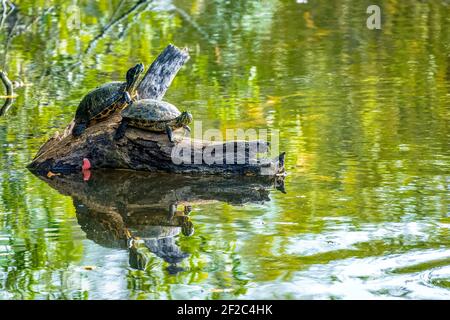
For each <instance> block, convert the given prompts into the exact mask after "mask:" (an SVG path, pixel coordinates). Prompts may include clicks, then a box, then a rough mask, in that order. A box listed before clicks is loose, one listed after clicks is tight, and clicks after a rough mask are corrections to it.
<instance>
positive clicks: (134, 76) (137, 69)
mask: <svg viewBox="0 0 450 320" xmlns="http://www.w3.org/2000/svg"><path fill="white" fill-rule="evenodd" d="M142 72H144V65H143V64H142V63H138V64H137V65H135V66H134V67H133V68H130V69H129V70H128V71H127V87H128V88H131V87H133V86H134V85H135V84H136V82H137V80H138V79H139V75H140V74H141V73H142Z"/></svg>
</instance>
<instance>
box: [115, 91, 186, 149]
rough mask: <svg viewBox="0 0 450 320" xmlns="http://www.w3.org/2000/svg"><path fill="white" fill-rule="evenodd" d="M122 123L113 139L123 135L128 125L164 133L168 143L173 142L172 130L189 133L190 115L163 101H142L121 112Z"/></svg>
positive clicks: (133, 103)
mask: <svg viewBox="0 0 450 320" xmlns="http://www.w3.org/2000/svg"><path fill="white" fill-rule="evenodd" d="M121 114H122V121H121V123H120V125H119V127H118V128H117V131H116V134H115V139H116V140H119V139H121V138H123V136H124V135H125V130H126V129H127V127H128V125H130V126H132V127H135V128H139V129H143V130H147V131H153V132H166V133H167V136H168V137H169V141H170V142H172V143H173V142H174V139H173V133H172V130H175V129H178V128H184V129H185V130H186V131H187V132H191V129H190V128H189V126H188V124H189V123H191V122H192V115H191V114H190V113H189V112H187V111H183V112H180V110H178V108H177V107H175V106H174V105H173V104H170V103H168V102H165V101H159V100H154V99H142V100H139V101H137V102H132V103H131V104H130V105H129V106H128V107H127V108H126V109H124V110H123V111H122V113H121Z"/></svg>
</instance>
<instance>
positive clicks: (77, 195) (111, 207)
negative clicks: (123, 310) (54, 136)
mask: <svg viewBox="0 0 450 320" xmlns="http://www.w3.org/2000/svg"><path fill="white" fill-rule="evenodd" d="M39 177H40V178H41V179H42V180H44V181H46V182H47V183H48V184H49V185H50V186H51V187H53V188H54V189H56V190H57V191H59V192H60V193H62V194H64V195H69V196H71V197H72V198H73V201H74V206H75V209H76V213H77V218H78V222H79V224H80V226H81V228H82V229H83V230H84V231H85V232H86V235H87V237H88V238H89V239H91V240H93V241H94V242H96V243H98V244H100V245H102V246H106V247H116V248H126V247H128V246H130V239H129V238H130V234H131V236H132V238H133V240H132V245H131V248H130V264H131V265H132V266H133V267H139V268H143V266H145V265H146V262H147V261H148V260H149V256H148V252H146V250H147V251H148V250H149V251H150V252H151V253H153V254H154V255H156V256H158V257H160V258H162V259H164V260H165V261H166V262H168V263H169V264H171V267H170V270H171V272H176V271H177V270H178V271H179V269H178V267H176V264H177V263H179V262H181V261H182V260H183V259H184V258H186V257H187V254H186V253H184V252H182V251H181V250H180V248H179V247H178V246H177V244H176V242H175V239H174V236H176V235H178V234H180V233H182V234H183V235H185V236H189V235H191V234H192V233H193V228H194V226H193V224H192V221H191V219H190V218H189V216H188V214H189V210H185V211H181V210H180V211H176V210H175V209H177V208H178V209H181V208H182V207H181V206H184V208H185V209H188V208H190V206H191V205H193V204H201V203H205V202H211V201H222V202H227V203H231V204H238V205H241V204H244V203H248V202H264V201H270V198H269V193H270V190H271V189H272V188H273V186H274V185H275V186H276V187H280V186H281V185H282V181H278V182H277V181H276V180H275V178H274V177H264V176H263V177H239V178H238V177H218V176H184V175H169V174H163V175H161V174H158V175H156V174H150V173H144V172H134V171H115V170H98V171H94V172H92V176H91V178H90V180H89V181H87V182H85V181H83V177H82V175H81V174H73V175H69V176H54V177H52V178H47V177H43V176H39ZM276 179H280V178H276Z"/></svg>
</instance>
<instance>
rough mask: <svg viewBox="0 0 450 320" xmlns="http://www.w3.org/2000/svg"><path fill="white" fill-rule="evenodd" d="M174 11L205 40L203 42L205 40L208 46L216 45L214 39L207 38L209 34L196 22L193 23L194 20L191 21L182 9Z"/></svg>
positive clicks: (176, 8)
mask: <svg viewBox="0 0 450 320" xmlns="http://www.w3.org/2000/svg"><path fill="white" fill-rule="evenodd" d="M174 11H176V12H178V14H179V15H180V16H181V17H182V18H183V19H184V20H185V21H187V22H188V23H189V24H191V25H192V27H193V28H194V29H195V30H196V31H197V32H198V33H199V34H200V35H201V36H203V38H205V40H207V41H208V42H209V43H210V44H212V45H216V44H217V43H216V41H215V40H214V39H211V37H210V36H209V34H208V33H207V32H206V31H205V30H203V29H202V28H201V27H200V26H199V24H198V23H197V22H195V20H194V19H192V17H191V16H190V15H189V14H188V13H187V12H186V11H184V10H183V9H181V8H178V7H174Z"/></svg>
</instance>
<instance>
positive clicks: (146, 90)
mask: <svg viewBox="0 0 450 320" xmlns="http://www.w3.org/2000/svg"><path fill="white" fill-rule="evenodd" d="M188 59H189V54H188V52H187V50H180V49H178V48H176V47H175V46H173V45H169V46H168V47H167V48H166V49H165V50H164V51H163V52H162V53H161V54H160V55H159V56H158V58H157V59H156V60H155V61H154V62H153V64H152V65H151V66H150V68H149V69H148V71H147V72H146V74H145V76H144V78H143V80H142V81H141V83H140V84H139V86H138V94H139V97H140V98H141V99H145V98H148V99H158V100H161V99H162V98H163V96H164V94H165V93H166V91H167V89H168V87H169V86H170V84H171V82H172V80H173V78H174V77H175V75H176V74H177V72H178V70H179V69H180V68H181V67H182V66H183V65H184V63H185V62H186V61H187V60H188ZM194 117H195V115H194ZM120 120H121V116H120V114H115V115H113V116H112V117H110V118H109V119H107V120H105V121H103V122H99V123H97V124H95V125H92V126H90V127H88V128H87V129H86V131H85V132H84V134H82V135H81V136H80V137H77V138H75V137H73V136H72V135H71V130H72V127H73V121H72V122H71V123H70V124H69V125H68V126H67V128H66V129H65V130H64V132H63V133H61V134H60V133H58V132H57V133H55V135H54V136H53V137H52V138H50V139H49V140H48V141H47V142H46V143H44V144H43V145H42V147H41V148H40V149H39V151H38V152H37V154H36V156H35V158H34V159H33V161H32V162H31V163H30V164H29V166H28V168H29V169H30V170H31V171H35V172H41V173H44V174H45V173H47V172H49V171H51V172H54V173H58V172H61V173H68V172H74V171H79V170H80V169H81V166H82V161H83V159H84V158H87V159H89V160H90V162H91V165H92V168H93V169H98V168H114V169H132V170H143V171H151V172H158V171H164V172H172V173H201V174H221V175H235V174H237V175H277V174H281V173H284V153H283V154H281V155H280V156H278V157H276V158H274V159H265V158H263V159H257V158H256V154H255V153H254V152H253V151H254V150H257V151H258V152H259V153H265V152H267V151H268V149H269V144H268V143H267V142H264V141H248V142H244V141H227V142H221V141H203V140H194V139H190V138H186V137H184V138H181V139H180V138H178V139H177V140H176V143H175V144H172V143H170V142H169V141H168V139H167V136H166V135H165V134H160V133H153V132H148V131H143V130H140V129H136V128H129V129H127V131H126V134H125V137H124V138H123V139H121V140H118V141H116V140H114V134H115V131H116V129H117V127H118V125H119V123H120ZM174 148H176V149H175V150H174ZM238 149H239V150H240V151H241V152H242V153H243V154H244V155H245V157H244V159H243V161H241V162H238V163H236V161H235V162H234V163H232V164H230V163H229V161H227V159H229V158H226V157H227V156H228V155H229V152H230V150H231V151H233V152H234V151H236V150H238ZM179 150H183V151H182V152H183V153H185V152H187V153H189V154H191V155H192V158H195V157H196V155H199V154H202V153H203V152H205V151H206V150H223V152H221V154H223V159H219V160H223V161H215V162H214V163H209V162H208V161H205V160H204V159H203V158H202V157H201V156H200V157H199V158H200V161H195V162H194V161H187V162H186V161H185V162H181V163H180V162H177V161H174V155H175V158H176V157H177V152H178V151H179ZM175 151H176V152H175ZM233 156H234V157H235V158H236V155H233Z"/></svg>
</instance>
